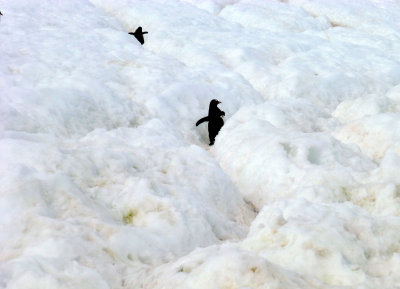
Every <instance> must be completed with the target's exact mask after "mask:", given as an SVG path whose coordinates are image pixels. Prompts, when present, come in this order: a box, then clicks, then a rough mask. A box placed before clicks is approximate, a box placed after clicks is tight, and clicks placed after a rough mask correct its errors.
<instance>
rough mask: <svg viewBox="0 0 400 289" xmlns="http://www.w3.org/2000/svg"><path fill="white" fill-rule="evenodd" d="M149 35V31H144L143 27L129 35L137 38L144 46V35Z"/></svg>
mask: <svg viewBox="0 0 400 289" xmlns="http://www.w3.org/2000/svg"><path fill="white" fill-rule="evenodd" d="M147 33H149V32H147V31H142V27H141V26H139V28H138V29H136V31H135V32H129V33H128V34H130V35H133V36H135V38H136V39H137V40H138V41H139V42H140V44H142V45H143V44H144V38H143V35H144V34H147Z"/></svg>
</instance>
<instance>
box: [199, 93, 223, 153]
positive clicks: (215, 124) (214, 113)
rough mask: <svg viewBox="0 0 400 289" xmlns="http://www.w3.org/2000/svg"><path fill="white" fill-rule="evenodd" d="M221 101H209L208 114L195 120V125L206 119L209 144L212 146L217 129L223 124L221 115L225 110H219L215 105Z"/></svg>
mask: <svg viewBox="0 0 400 289" xmlns="http://www.w3.org/2000/svg"><path fill="white" fill-rule="evenodd" d="M220 103H221V102H220V101H218V100H216V99H213V100H211V102H210V107H209V109H208V116H206V117H203V118H201V119H199V120H198V121H197V122H196V126H198V125H199V124H201V123H203V122H205V121H208V137H209V138H210V146H212V145H213V144H214V142H215V137H216V136H217V134H218V133H219V130H220V129H221V127H222V126H223V125H224V120H223V119H222V116H225V112H223V111H222V110H220V109H219V108H218V107H217V105H218V104H220Z"/></svg>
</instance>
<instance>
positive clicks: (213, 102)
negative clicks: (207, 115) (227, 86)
mask: <svg viewBox="0 0 400 289" xmlns="http://www.w3.org/2000/svg"><path fill="white" fill-rule="evenodd" d="M220 103H221V102H220V101H219V100H217V99H213V100H211V102H210V105H211V104H213V105H218V104H220Z"/></svg>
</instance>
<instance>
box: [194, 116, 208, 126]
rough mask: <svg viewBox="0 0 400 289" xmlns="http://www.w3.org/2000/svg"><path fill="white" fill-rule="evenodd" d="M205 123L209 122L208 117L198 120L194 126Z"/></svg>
mask: <svg viewBox="0 0 400 289" xmlns="http://www.w3.org/2000/svg"><path fill="white" fill-rule="evenodd" d="M205 121H209V119H208V116H206V117H203V118H200V119H199V120H198V121H197V122H196V126H198V125H199V124H201V123H203V122H205Z"/></svg>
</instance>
